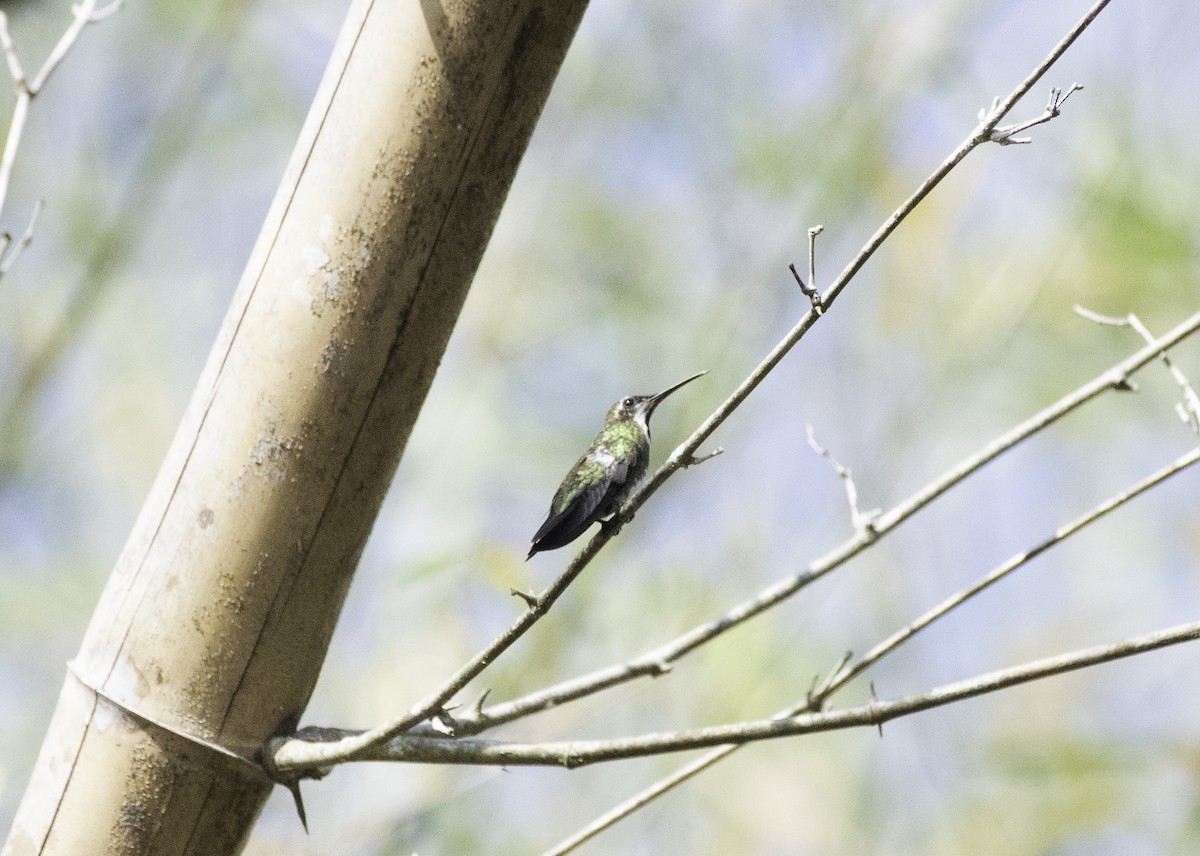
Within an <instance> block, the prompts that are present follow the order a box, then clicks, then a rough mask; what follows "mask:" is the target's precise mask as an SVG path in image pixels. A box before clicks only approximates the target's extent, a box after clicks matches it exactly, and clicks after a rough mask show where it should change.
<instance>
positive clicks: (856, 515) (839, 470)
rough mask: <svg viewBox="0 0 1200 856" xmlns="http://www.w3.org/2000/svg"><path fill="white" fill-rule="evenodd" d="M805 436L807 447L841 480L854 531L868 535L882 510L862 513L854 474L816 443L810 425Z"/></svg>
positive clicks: (876, 509)
mask: <svg viewBox="0 0 1200 856" xmlns="http://www.w3.org/2000/svg"><path fill="white" fill-rule="evenodd" d="M804 430H805V434H806V435H807V437H808V445H809V447H810V448H811V449H812V450H813V451H814V452H816V453H817V454H818V455H820V456H821V457H822V458H824V459H825V460H826V461H828V462H829V466H831V467H833V471H834V472H835V473H836V474H837V477H838V478H839V479H841V480H842V485H843V487H845V489H846V502H847V504H848V505H849V506H850V522H851V524H852V525H853V526H854V531H855V532H858V533H860V534H869V533H870V532H871V531H873V530H874V523H873V521H874V520H875V518H876V517H878V516H879V515H880V514H881V513H882V511H883V509H880V508H872V509H871V510H870V511H863V510H862V509H861V508H859V505H858V488H857V487H856V486H855V484H854V474H853V473H852V472H851V471H850V469H849V468H848V467H844V466H842V465H841V464H840V463H839V462H838V460H837V459H836V458H834V457H833V455H831V454H830V453H829V450H828V449H826V448H825V447H824V446H822V445H821V444H820V443H818V442H817V436H816V434H814V433H813V427H812V425H806V426H805V429H804Z"/></svg>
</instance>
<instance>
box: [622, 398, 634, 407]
mask: <svg viewBox="0 0 1200 856" xmlns="http://www.w3.org/2000/svg"><path fill="white" fill-rule="evenodd" d="M621 404H622V405H624V406H625V407H633V399H632V398H627V399H625V400H624V401H622V402H621Z"/></svg>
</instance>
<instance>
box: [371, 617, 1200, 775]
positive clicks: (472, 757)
mask: <svg viewBox="0 0 1200 856" xmlns="http://www.w3.org/2000/svg"><path fill="white" fill-rule="evenodd" d="M1197 639H1200V622H1193V623H1190V624H1181V625H1178V626H1176V627H1170V628H1166V629H1164V630H1159V631H1156V632H1154V633H1148V634H1145V635H1141V636H1133V637H1130V638H1128V639H1124V640H1121V641H1119V642H1113V643H1108V644H1104V645H1097V646H1094V647H1091V648H1084V649H1081V650H1078V651H1071V652H1069V653H1065V654H1058V655H1056V656H1053V657H1047V658H1045V659H1041V660H1035V661H1032V662H1029V663H1024V664H1022V665H1019V666H1012V667H1009V668H1005V669H998V670H996V671H993V672H988V673H986V674H983V675H977V676H975V677H972V678H967V679H965V680H961V681H956V682H954V683H951V684H945V685H943V686H940V687H935V688H934V689H932V690H929V691H928V692H924V693H919V694H916V695H911V696H905V697H903V698H899V699H893V700H888V699H876V700H872V701H871V702H869V703H868V704H865V705H859V706H858V707H851V708H846V709H844V710H835V711H828V712H815V713H801V714H798V715H796V716H791V717H786V718H779V719H776V718H771V719H759V720H751V721H748V722H738V723H733V724H730V725H716V726H709V727H706V728H694V729H686V730H682V731H671V732H659V733H650V734H641V735H637V736H633V737H622V738H616V739H610V740H568V741H556V742H546V743H515V742H507V741H493V740H482V739H479V738H474V737H472V738H467V739H456V740H448V739H446V738H444V737H426V736H415V735H401V736H399V737H396V738H395V739H393V740H391V741H389V742H388V743H386V744H384V745H382V746H377V747H374V748H373V749H372V750H371V751H369V752H366V753H364V754H363V755H362V756H361V757H360V758H359V760H363V761H400V762H404V763H418V764H482V765H497V766H551V767H566V768H568V769H574V768H576V767H582V766H584V765H587V764H595V763H598V762H602V761H616V760H620V759H624V758H643V757H646V756H649V755H661V754H665V753H670V752H683V751H688V750H691V749H704V748H707V747H712V746H724V745H726V744H744V743H749V742H753V741H758V740H772V739H776V738H779V737H791V736H795V735H799V734H812V733H815V732H819V731H835V730H840V729H844V728H859V727H864V726H871V727H876V726H879V725H882V724H883V723H885V722H888V721H889V720H892V719H897V718H899V717H902V716H909V715H911V714H914V713H919V712H920V711H925V710H931V709H933V708H937V707H942V706H944V705H947V704H952V703H954V702H958V701H962V700H964V699H968V698H975V697H976V696H981V695H986V694H988V693H993V692H997V691H999V690H1004V689H1008V688H1009V687H1014V686H1019V685H1020V684H1025V683H1029V682H1031V681H1036V680H1041V679H1043V678H1048V677H1051V676H1054V675H1061V674H1065V673H1067V672H1072V671H1076V670H1078V669H1083V668H1088V667H1090V666H1096V665H1099V664H1101V663H1108V662H1112V661H1115V660H1120V659H1123V658H1125V657H1132V656H1134V655H1137V654H1143V653H1146V652H1148V651H1153V650H1156V649H1159V648H1165V647H1168V646H1171V645H1179V644H1182V643H1184V642H1194V641H1196V640H1197Z"/></svg>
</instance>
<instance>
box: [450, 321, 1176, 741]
mask: <svg viewBox="0 0 1200 856" xmlns="http://www.w3.org/2000/svg"><path fill="white" fill-rule="evenodd" d="M1197 331H1200V312H1198V313H1196V314H1195V315H1193V316H1192V317H1191V318H1189V319H1187V320H1186V321H1184V322H1183V323H1182V324H1180V325H1178V326H1177V327H1175V328H1174V329H1173V330H1172V331H1171V332H1170V333H1168V334H1167V335H1165V336H1163V337H1162V338H1160V339H1157V340H1155V342H1154V343H1153V344H1151V345H1148V346H1146V347H1144V348H1142V349H1141V350H1139V351H1137V352H1136V353H1134V354H1133V355H1132V356H1130V357H1128V358H1126V359H1125V360H1122V361H1121V362H1119V363H1117V364H1116V365H1114V366H1112V367H1111V368H1109V369H1108V370H1107V371H1105V372H1102V373H1101V374H1099V375H1097V376H1096V377H1095V378H1093V379H1092V380H1091V381H1089V382H1088V383H1086V384H1084V385H1083V386H1081V387H1079V388H1078V389H1076V390H1075V391H1073V392H1071V393H1070V394H1068V395H1066V396H1064V397H1063V398H1061V399H1059V400H1058V401H1057V402H1055V403H1054V404H1052V405H1050V406H1049V407H1047V408H1045V409H1044V410H1042V411H1040V412H1038V413H1036V414H1034V415H1033V416H1031V417H1030V418H1029V419H1027V420H1025V421H1024V422H1022V423H1021V424H1020V425H1017V426H1016V427H1015V428H1013V429H1012V430H1010V431H1008V432H1006V433H1005V434H1003V435H1002V436H1000V437H998V438H996V439H995V440H993V441H992V442H990V443H988V444H987V445H986V446H984V447H983V448H982V449H980V450H979V451H977V452H976V453H974V454H972V455H970V456H968V457H967V458H965V459H963V460H962V461H961V462H959V463H958V464H956V465H955V466H954V467H952V468H950V469H949V470H947V471H946V472H945V473H943V474H942V475H941V476H940V477H938V478H937V479H935V480H934V481H932V482H930V483H929V484H928V485H926V486H925V487H923V488H921V489H920V490H918V491H917V492H916V493H914V494H913V495H911V496H910V497H908V498H907V499H905V500H902V501H901V502H900V503H899V504H898V505H896V506H894V507H893V508H891V509H889V510H887V511H885V512H883V513H882V514H880V515H879V516H878V517H876V518H875V520H874V523H873V527H872V530H870V531H863V532H858V533H856V534H855V535H854V536H853V537H851V538H849V539H847V540H846V541H845V542H843V543H842V544H841V545H840V546H838V547H836V548H834V549H833V550H831V551H829V552H828V553H826V554H825V555H824V556H822V557H821V558H819V559H817V560H816V561H815V562H813V563H812V564H810V565H809V566H808V567H807V568H805V569H804V570H802V571H800V572H798V573H795V574H792V575H790V576H787V577H784V578H782V579H780V580H777V581H776V582H775V583H773V584H771V585H770V586H768V587H767V588H765V589H763V590H761V591H760V592H758V593H757V594H756V595H754V596H753V597H751V598H749V599H748V600H745V601H743V602H742V603H740V604H738V605H737V606H735V607H733V608H732V609H730V610H729V611H727V612H726V613H725V614H724V615H722V616H721V617H719V618H716V619H714V620H712V621H708V622H706V623H704V624H700V625H697V626H696V627H693V628H692V629H691V630H689V631H687V632H686V633H684V634H682V635H680V636H678V637H676V638H675V639H673V640H671V641H669V642H667V643H665V644H663V645H660V646H658V647H657V648H654V649H652V650H650V651H647V652H645V653H644V654H642V655H640V656H638V657H635V658H633V659H631V660H628V661H626V662H624V663H619V664H616V665H612V666H607V667H604V668H602V669H598V670H596V671H594V672H591V673H589V674H587V675H582V676H580V677H577V678H572V679H570V680H567V681H564V682H561V683H558V684H555V685H553V686H550V687H547V688H544V689H542V690H538V691H535V692H533V693H529V694H527V695H525V696H521V697H520V698H517V699H513V700H511V701H507V702H501V703H498V704H495V705H492V706H490V707H487V708H484V710H483V712H482V717H481V718H478V719H475V718H470V717H468V718H467V719H465V720H460V721H459V733H460V734H478V733H480V732H482V731H485V730H487V729H488V728H492V727H495V726H497V725H501V724H503V723H506V722H512V721H513V720H516V719H520V718H523V717H525V716H529V715H530V714H533V713H536V712H538V711H541V710H546V709H548V708H551V707H557V706H559V705H562V704H566V703H567V702H570V701H573V700H575V699H579V698H584V697H586V696H588V695H592V694H593V693H596V692H600V691H602V690H605V689H608V688H609V687H612V686H616V685H619V684H622V683H625V682H627V681H631V680H634V679H637V678H643V677H655V676H658V675H661V674H663V673H664V672H665V671H667V670H668V669H669V667H670V664H671V663H672V662H674V661H675V660H677V659H679V658H681V657H683V656H685V655H686V654H688V653H690V652H692V651H694V650H695V649H697V648H699V647H700V646H702V645H704V644H706V643H707V642H709V641H711V640H712V639H715V638H716V637H718V636H720V635H721V634H723V633H725V632H727V631H728V630H731V629H732V628H734V627H736V626H737V625H739V624H741V623H742V622H744V621H747V620H749V619H750V618H753V617H754V616H756V615H758V614H760V613H762V612H763V611H765V610H767V609H769V608H771V607H773V606H774V605H776V604H777V603H780V602H781V601H783V600H786V599H787V598H789V597H791V596H792V595H794V594H796V593H797V592H798V591H800V590H801V589H802V588H804V587H805V586H807V585H808V584H810V583H812V582H814V581H815V580H817V579H820V578H821V577H822V576H824V575H825V574H827V573H829V572H830V571H832V570H833V569H834V568H837V567H840V566H841V565H843V564H844V563H845V562H847V561H848V560H849V559H851V558H853V557H854V556H856V555H858V553H860V552H861V551H862V550H864V549H866V548H867V547H868V546H870V544H871V543H872V542H873V541H874V540H876V539H878V538H880V537H882V536H884V535H887V534H888V533H890V532H891V531H892V530H894V529H895V528H896V527H897V526H899V525H900V524H902V523H903V522H905V521H906V520H908V519H909V518H910V517H912V516H913V515H915V514H916V513H917V512H918V511H920V510H921V509H923V508H924V507H925V506H927V505H928V504H930V503H931V502H933V501H934V500H935V499H937V498H938V497H939V496H941V495H942V494H944V493H945V492H946V491H947V490H949V489H950V488H951V487H953V486H954V485H956V484H958V483H959V482H961V481H963V480H964V479H966V478H967V477H968V476H970V475H972V474H973V473H975V472H977V471H979V470H980V469H982V468H983V467H984V466H986V465H987V464H988V463H990V462H991V461H993V460H995V459H996V458H997V457H999V456H1000V455H1001V454H1003V453H1004V452H1006V451H1008V450H1009V449H1011V448H1012V447H1013V446H1015V445H1017V444H1018V443H1020V442H1022V441H1024V440H1026V439H1028V438H1029V437H1031V436H1033V435H1034V434H1036V433H1037V432H1039V431H1041V430H1043V429H1044V428H1047V427H1049V426H1050V425H1052V424H1054V423H1055V422H1057V421H1058V420H1059V419H1061V418H1063V417H1064V416H1066V415H1067V414H1068V413H1071V412H1072V411H1074V410H1075V409H1077V408H1079V407H1080V406H1082V405H1083V404H1086V403H1087V402H1088V401H1091V400H1092V399H1094V398H1096V397H1097V396H1098V395H1100V394H1101V393H1103V392H1105V391H1106V390H1110V389H1121V388H1123V386H1124V385H1125V383H1126V382H1127V380H1128V378H1129V376H1130V375H1131V374H1133V373H1134V372H1136V371H1138V370H1139V369H1141V368H1143V367H1145V366H1146V365H1147V364H1148V363H1150V362H1152V361H1153V360H1154V359H1155V358H1156V357H1158V355H1159V354H1160V353H1161V352H1162V351H1163V350H1164V349H1166V348H1170V347H1172V346H1174V345H1175V344H1178V343H1179V342H1180V341H1182V340H1183V339H1184V338H1186V337H1187V336H1190V335H1192V334H1194V333H1196V332H1197Z"/></svg>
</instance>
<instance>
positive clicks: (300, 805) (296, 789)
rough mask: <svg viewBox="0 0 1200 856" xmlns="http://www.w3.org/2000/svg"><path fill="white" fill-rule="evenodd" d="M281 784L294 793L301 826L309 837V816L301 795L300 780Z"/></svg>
mask: <svg viewBox="0 0 1200 856" xmlns="http://www.w3.org/2000/svg"><path fill="white" fill-rule="evenodd" d="M281 784H282V785H283V786H284V787H285V788H287V789H288V790H289V791H291V792H292V800H293V801H294V802H295V803H296V814H298V815H300V825H301V826H303V827H304V834H305V835H308V815H307V814H306V813H305V811H304V797H302V796H301V795H300V778H299V777H296V778H294V779H291V780H290V781H287V782H282V783H281Z"/></svg>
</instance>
